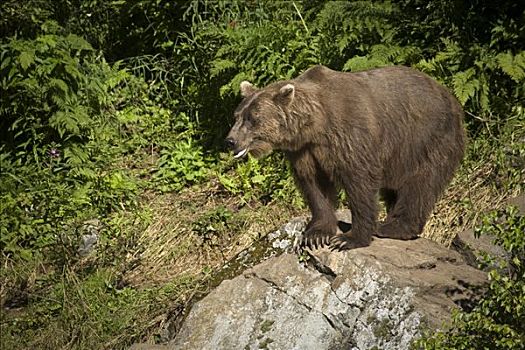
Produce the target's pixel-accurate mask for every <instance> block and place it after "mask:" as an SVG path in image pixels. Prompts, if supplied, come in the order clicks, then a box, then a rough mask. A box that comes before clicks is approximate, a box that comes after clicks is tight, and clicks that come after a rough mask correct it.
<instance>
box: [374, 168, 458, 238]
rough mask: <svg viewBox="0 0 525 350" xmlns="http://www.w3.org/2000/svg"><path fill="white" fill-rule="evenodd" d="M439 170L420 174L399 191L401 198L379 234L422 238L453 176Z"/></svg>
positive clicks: (382, 224) (388, 215) (398, 198)
mask: <svg viewBox="0 0 525 350" xmlns="http://www.w3.org/2000/svg"><path fill="white" fill-rule="evenodd" d="M440 175H441V174H440V173H439V171H436V172H432V171H429V172H426V173H419V174H418V175H417V176H413V177H412V178H411V179H410V180H409V181H406V182H405V183H404V184H403V185H402V186H401V187H400V188H399V189H398V190H397V201H396V202H395V205H394V207H393V208H392V209H391V210H390V211H389V212H388V214H387V218H386V220H385V221H384V222H382V223H381V224H380V226H379V232H378V233H377V236H378V237H381V238H393V239H401V240H410V239H416V238H418V237H419V235H420V234H421V232H422V231H423V228H424V227H425V224H426V221H427V219H428V217H429V216H430V214H431V213H432V209H433V208H434V204H435V203H436V201H437V199H438V198H439V195H440V194H441V192H442V191H443V189H444V187H445V186H446V184H447V183H448V180H449V178H448V177H446V176H444V177H442V176H440Z"/></svg>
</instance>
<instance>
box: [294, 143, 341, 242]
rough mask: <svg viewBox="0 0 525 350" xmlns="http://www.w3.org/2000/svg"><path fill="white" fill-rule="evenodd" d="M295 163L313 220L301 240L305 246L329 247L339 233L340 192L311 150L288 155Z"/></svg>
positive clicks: (297, 175) (296, 176) (298, 180)
mask: <svg viewBox="0 0 525 350" xmlns="http://www.w3.org/2000/svg"><path fill="white" fill-rule="evenodd" d="M288 156H289V159H290V160H291V162H292V166H293V169H294V175H295V179H296V182H297V185H298V186H299V188H300V189H301V191H302V193H303V195H304V198H305V199H306V201H307V203H308V206H309V207H310V211H311V212H312V219H311V220H310V222H309V223H308V225H307V226H306V229H305V231H304V233H303V237H302V240H301V246H302V247H310V248H317V247H320V246H323V245H328V244H329V242H330V239H331V238H332V237H333V236H335V234H336V232H337V218H336V216H335V208H336V205H337V189H336V187H335V185H334V183H333V181H332V180H331V179H330V177H329V176H328V174H326V172H324V171H323V169H320V168H319V165H318V164H317V162H316V161H315V159H314V158H313V156H312V155H311V154H310V153H309V152H308V151H302V152H297V153H294V154H293V155H290V154H289V155H288Z"/></svg>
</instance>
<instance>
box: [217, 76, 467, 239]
mask: <svg viewBox="0 0 525 350" xmlns="http://www.w3.org/2000/svg"><path fill="white" fill-rule="evenodd" d="M241 92H242V94H243V96H245V98H244V100H243V101H242V102H241V104H240V105H239V107H238V108H237V109H236V111H235V118H236V123H235V125H234V126H233V128H232V130H231V131H230V133H229V135H228V138H227V142H228V143H229V144H230V146H231V147H232V148H233V149H234V152H235V153H236V154H237V156H243V155H244V154H245V153H251V154H252V155H254V156H256V157H257V156H262V155H265V154H268V153H269V152H271V151H272V150H281V151H284V152H285V154H286V156H287V157H288V159H289V160H290V162H291V164H292V167H293V170H294V174H295V178H296V181H297V184H298V186H299V187H300V188H301V190H302V192H303V194H304V196H305V199H306V201H307V202H308V205H309V206H310V209H311V212H312V219H311V221H310V223H309V224H308V226H307V229H306V231H305V233H304V243H306V244H307V245H318V244H324V243H327V242H329V241H330V243H331V245H332V248H336V249H348V248H355V247H362V246H366V245H368V244H369V243H370V241H371V237H372V235H377V236H379V237H389V238H396V239H414V238H417V236H418V235H419V234H420V233H421V231H422V230H423V227H424V225H425V223H426V221H427V219H428V217H429V215H430V213H431V211H432V209H433V207H434V204H435V202H436V200H437V199H438V197H439V196H440V194H441V193H442V192H443V190H444V188H445V186H446V185H447V184H448V183H449V182H450V180H451V178H452V176H453V173H454V171H455V169H456V168H457V166H458V165H459V163H460V161H461V159H462V157H463V154H464V147H465V146H464V143H465V136H464V131H463V126H462V120H463V111H462V109H461V106H460V104H459V103H458V102H457V100H456V99H455V98H454V97H453V96H452V95H451V94H450V93H449V92H448V91H447V90H446V89H445V88H444V87H442V86H441V85H439V84H438V83H436V82H435V81H434V80H432V79H431V78H430V77H428V76H427V75H425V74H423V73H421V72H418V71H416V70H413V69H411V68H407V67H387V68H379V69H373V70H369V71H363V72H358V73H342V72H336V71H333V70H331V69H329V68H326V67H323V66H315V67H313V68H311V69H309V70H307V71H306V72H305V73H303V74H302V75H300V76H299V77H297V78H296V79H293V80H288V81H280V82H276V83H273V84H271V85H268V86H267V87H265V88H263V89H260V90H257V89H256V88H254V87H253V86H252V85H251V84H249V83H247V82H243V83H242V84H241ZM243 150H246V151H245V152H242V151H243ZM339 188H343V189H344V190H345V191H346V193H347V196H348V204H349V207H350V210H351V212H352V229H351V231H350V232H349V233H345V234H342V235H336V230H337V219H336V217H335V208H336V206H337V192H338V189H339ZM378 194H379V195H380V196H381V197H382V199H383V200H385V203H386V207H387V218H386V220H385V221H384V222H383V223H381V224H378V222H377V216H378Z"/></svg>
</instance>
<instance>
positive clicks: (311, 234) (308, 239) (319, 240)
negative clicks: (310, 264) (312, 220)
mask: <svg viewBox="0 0 525 350" xmlns="http://www.w3.org/2000/svg"><path fill="white" fill-rule="evenodd" d="M308 226H309V227H307V229H306V231H305V232H304V233H303V237H302V239H301V243H300V245H301V247H305V248H306V247H309V248H312V249H317V248H320V247H323V246H325V245H329V244H330V239H332V237H334V236H335V233H336V231H337V226H335V225H327V224H325V225H321V224H317V225H316V224H314V225H308ZM332 226H333V227H332Z"/></svg>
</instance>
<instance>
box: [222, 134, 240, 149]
mask: <svg viewBox="0 0 525 350" xmlns="http://www.w3.org/2000/svg"><path fill="white" fill-rule="evenodd" d="M224 143H225V144H226V147H228V148H231V149H234V148H235V145H236V144H237V142H235V140H234V139H233V137H227V138H226V140H224Z"/></svg>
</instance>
